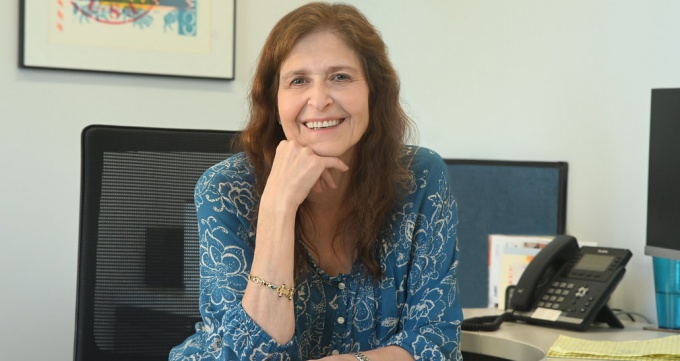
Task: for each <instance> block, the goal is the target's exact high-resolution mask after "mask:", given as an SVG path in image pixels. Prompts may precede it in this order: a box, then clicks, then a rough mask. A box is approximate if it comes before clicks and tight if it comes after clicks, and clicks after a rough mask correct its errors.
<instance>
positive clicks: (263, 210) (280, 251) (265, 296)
mask: <svg viewBox="0 0 680 361" xmlns="http://www.w3.org/2000/svg"><path fill="white" fill-rule="evenodd" d="M265 197H266V195H263V200H262V203H261V207H260V212H259V216H258V222H257V235H256V240H255V252H254V256H253V262H252V265H251V269H250V274H251V275H252V276H254V277H257V278H259V279H261V280H264V281H266V282H268V283H270V284H273V285H276V286H281V285H285V288H287V289H290V288H292V287H294V269H293V267H294V258H295V257H294V242H295V233H294V225H295V210H294V209H287V206H285V205H283V206H282V205H278V204H276V202H269V201H268V199H266V198H265ZM293 304H294V302H293V300H291V299H289V297H287V296H285V295H284V296H279V292H277V291H275V290H273V289H271V288H270V287H267V286H263V285H262V284H258V283H256V282H253V281H250V282H248V286H247V287H246V290H245V294H244V296H243V301H242V305H243V309H244V310H245V311H246V312H247V313H248V315H249V316H250V317H251V318H252V319H253V321H255V322H256V323H257V324H258V325H260V327H262V329H263V330H264V331H265V332H266V333H267V334H268V335H269V336H271V337H272V338H273V339H274V340H276V341H277V342H278V343H279V344H282V345H283V344H286V343H287V342H288V341H290V340H291V338H292V337H293V333H294V331H295V314H294V307H293Z"/></svg>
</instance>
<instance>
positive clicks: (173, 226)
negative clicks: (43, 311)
mask: <svg viewBox="0 0 680 361" xmlns="http://www.w3.org/2000/svg"><path fill="white" fill-rule="evenodd" d="M235 134H236V133H235V132H229V131H212V130H210V131H199V130H179V129H152V128H138V127H115V126H90V127H87V128H86V129H85V130H84V131H83V134H82V179H81V182H82V184H81V214H80V241H79V259H78V291H77V310H76V335H75V353H74V359H75V360H76V361H95V360H96V361H106V360H126V361H134V360H147V361H149V360H167V357H168V353H169V351H170V348H172V347H173V346H175V345H177V344H179V343H181V342H182V341H183V340H184V339H185V338H186V337H187V336H189V335H191V334H192V333H193V332H194V324H195V323H196V322H198V321H200V314H199V308H198V296H199V245H198V233H197V226H196V211H195V207H194V201H193V192H194V186H195V184H196V181H197V180H198V178H199V177H200V175H201V174H202V173H203V172H204V171H205V170H206V169H207V168H208V167H210V166H212V165H214V164H215V163H218V162H220V161H222V160H223V159H225V158H226V157H228V156H229V154H231V153H232V151H231V149H232V147H231V144H232V138H233V137H234V135H235Z"/></svg>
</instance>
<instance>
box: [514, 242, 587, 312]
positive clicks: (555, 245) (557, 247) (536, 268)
mask: <svg viewBox="0 0 680 361" xmlns="http://www.w3.org/2000/svg"><path fill="white" fill-rule="evenodd" d="M579 250H580V248H579V246H578V242H576V238H574V237H572V236H566V235H560V236H556V237H555V239H554V240H553V241H552V242H550V243H548V244H546V245H545V247H543V249H541V251H540V252H539V253H538V254H537V255H536V256H535V257H534V259H533V260H532V261H531V263H529V265H528V266H527V268H526V269H525V270H524V272H523V273H522V277H521V278H520V279H519V282H517V286H516V287H515V289H514V292H513V294H512V298H511V299H510V301H509V303H510V308H511V309H513V310H516V311H528V310H529V309H530V308H531V307H532V306H533V304H534V302H535V301H536V295H537V293H538V292H540V291H541V290H542V289H543V288H545V286H547V284H548V282H549V281H550V280H551V279H552V278H553V276H554V275H555V273H557V272H558V271H559V270H560V267H561V266H562V265H563V264H564V263H565V262H566V261H569V260H571V259H572V258H574V256H576V255H577V254H578V253H579Z"/></svg>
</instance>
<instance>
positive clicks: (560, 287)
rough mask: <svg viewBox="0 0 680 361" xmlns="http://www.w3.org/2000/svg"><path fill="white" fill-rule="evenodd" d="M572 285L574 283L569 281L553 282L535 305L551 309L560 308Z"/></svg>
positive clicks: (570, 292) (571, 289) (570, 291)
mask: <svg viewBox="0 0 680 361" xmlns="http://www.w3.org/2000/svg"><path fill="white" fill-rule="evenodd" d="M574 287H575V285H574V284H573V283H571V282H553V283H552V284H551V285H550V287H549V288H548V289H547V290H546V291H545V294H544V295H543V296H542V297H541V299H540V300H539V301H538V304H537V306H538V307H543V308H550V309H553V310H558V309H561V308H562V305H563V304H564V302H565V301H566V300H567V298H569V295H571V294H572V291H573V288H574ZM575 296H576V295H575ZM576 297H578V296H576Z"/></svg>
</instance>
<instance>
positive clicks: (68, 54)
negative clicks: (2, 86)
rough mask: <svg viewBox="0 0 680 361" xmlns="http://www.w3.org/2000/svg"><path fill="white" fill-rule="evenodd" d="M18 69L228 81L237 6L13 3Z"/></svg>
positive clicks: (191, 1) (133, 1)
mask: <svg viewBox="0 0 680 361" xmlns="http://www.w3.org/2000/svg"><path fill="white" fill-rule="evenodd" d="M19 1H20V4H21V5H20V9H21V14H20V19H21V22H20V23H21V25H20V26H21V29H20V34H21V39H20V46H21V49H20V51H19V57H20V60H19V66H20V67H23V68H48V69H67V70H81V71H95V72H111V73H129V74H149V75H162V76H176V77H192V78H210V79H223V80H233V79H234V31H235V11H236V3H235V2H236V0H106V1H105V0H19Z"/></svg>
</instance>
